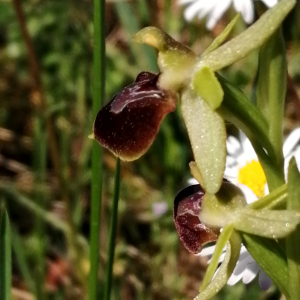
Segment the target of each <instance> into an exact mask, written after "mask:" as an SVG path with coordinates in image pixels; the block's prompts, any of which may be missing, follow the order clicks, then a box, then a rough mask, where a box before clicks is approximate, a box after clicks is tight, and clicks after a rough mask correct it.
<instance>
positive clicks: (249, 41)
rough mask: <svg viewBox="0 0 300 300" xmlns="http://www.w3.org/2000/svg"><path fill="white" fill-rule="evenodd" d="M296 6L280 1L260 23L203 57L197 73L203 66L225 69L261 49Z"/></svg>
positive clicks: (257, 22)
mask: <svg viewBox="0 0 300 300" xmlns="http://www.w3.org/2000/svg"><path fill="white" fill-rule="evenodd" d="M295 4H296V1H295V0H281V1H279V3H278V4H277V5H275V6H274V7H273V8H271V9H269V10H267V11H266V12H265V13H264V14H263V15H262V16H261V17H260V18H259V20H258V21H256V22H255V23H254V24H253V25H252V26H250V27H249V28H248V29H246V30H245V31H243V32H242V33H241V34H239V35H238V36H236V37H235V38H233V39H231V40H230V41H228V42H227V43H225V44H223V45H222V46H220V47H219V48H217V49H216V50H214V51H212V52H210V53H208V54H206V55H205V56H201V58H200V60H199V61H198V63H197V65H196V68H195V71H197V70H199V69H201V68H202V67H203V66H207V67H209V68H211V69H212V70H213V71H217V70H220V69H223V68H225V67H227V66H229V65H231V64H233V63H234V62H236V61H238V60H239V59H241V58H244V57H245V56H247V55H248V54H249V53H250V52H252V51H253V50H255V49H258V48H259V47H261V46H262V45H263V44H264V42H265V41H266V40H267V39H268V38H269V37H270V36H271V35H272V34H273V33H274V32H275V31H276V29H277V28H279V26H280V25H281V23H282V21H283V20H284V18H285V17H286V16H287V14H288V13H289V12H290V11H291V10H292V8H293V7H294V5H295Z"/></svg>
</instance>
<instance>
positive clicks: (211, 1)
mask: <svg viewBox="0 0 300 300" xmlns="http://www.w3.org/2000/svg"><path fill="white" fill-rule="evenodd" d="M205 1H206V6H204V7H203V8H202V9H201V10H199V13H198V17H199V18H200V19H202V18H204V16H206V15H208V14H209V13H210V12H211V10H213V9H214V7H215V6H216V5H218V3H217V2H218V1H219V0H205ZM209 21H210V19H209V16H208V18H207V21H206V27H207V28H208V29H212V28H213V27H214V25H213V26H212V27H211V28H209V27H208V25H207V23H208V22H209Z"/></svg>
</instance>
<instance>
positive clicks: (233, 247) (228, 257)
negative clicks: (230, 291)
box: [194, 225, 241, 300]
mask: <svg viewBox="0 0 300 300" xmlns="http://www.w3.org/2000/svg"><path fill="white" fill-rule="evenodd" d="M224 230H226V231H228V232H226V236H225V234H224V240H223V241H222V242H221V243H220V244H219V245H218V243H219V241H220V238H221V235H222V234H223V231H224ZM223 231H222V233H221V235H220V237H219V240H218V242H217V245H216V251H217V248H218V252H220V251H219V250H221V251H222V249H223V246H224V241H226V240H227V239H228V235H229V234H228V233H231V234H230V237H229V242H228V243H227V246H226V253H225V257H224V260H223V262H222V265H221V266H220V268H219V270H218V272H217V273H215V276H214V277H213V279H212V280H211V282H210V283H209V284H208V285H207V286H206V287H205V289H204V288H203V283H202V286H201V292H200V294H199V295H198V296H197V297H196V298H194V300H207V299H211V298H212V297H213V296H215V295H216V294H217V293H218V292H219V291H220V290H221V289H222V288H223V287H224V286H225V285H226V283H227V281H228V279H229V277H230V276H231V274H232V272H233V270H234V268H235V266H236V263H237V261H238V258H239V256H240V250H241V237H240V235H239V234H238V233H237V232H236V231H234V230H232V227H231V225H229V226H228V227H225V228H224V229H223ZM221 247H222V248H221ZM219 248H220V249H219ZM216 256H217V255H216ZM218 258H219V256H218V257H217V258H216V260H217V259H218ZM213 259H214V258H213ZM212 275H213V274H212ZM205 276H206V275H205ZM207 276H208V275H207ZM209 277H211V274H209Z"/></svg>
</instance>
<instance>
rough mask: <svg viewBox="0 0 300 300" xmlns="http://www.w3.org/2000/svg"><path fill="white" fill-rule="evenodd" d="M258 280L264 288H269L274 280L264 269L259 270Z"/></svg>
mask: <svg viewBox="0 0 300 300" xmlns="http://www.w3.org/2000/svg"><path fill="white" fill-rule="evenodd" d="M258 282H259V286H260V288H261V289H262V290H268V289H269V288H270V286H271V285H272V280H271V279H270V277H269V276H268V275H267V274H266V273H265V271H264V270H262V269H261V270H260V271H259V277H258Z"/></svg>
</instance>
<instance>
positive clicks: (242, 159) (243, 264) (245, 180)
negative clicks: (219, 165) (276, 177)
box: [190, 128, 300, 290]
mask: <svg viewBox="0 0 300 300" xmlns="http://www.w3.org/2000/svg"><path fill="white" fill-rule="evenodd" d="M282 151H283V156H284V170H285V176H287V169H288V165H289V161H290V159H291V158H292V157H293V156H295V159H296V162H297V165H298V168H299V169H300V128H296V129H294V130H293V131H292V132H291V133H290V134H289V136H288V137H287V138H286V140H285V142H284V145H283V149H282ZM224 177H225V178H226V179H228V180H229V181H231V182H232V183H234V184H235V185H237V186H238V187H239V188H240V189H241V190H242V191H243V193H244V195H245V198H246V201H247V203H248V204H250V203H252V202H254V201H256V200H257V199H258V198H261V197H262V196H264V195H265V194H267V193H268V186H267V181H266V177H265V174H264V171H263V169H262V167H261V165H260V163H259V161H258V158H257V155H256V153H255V151H254V149H253V147H252V145H251V143H250V141H249V140H248V138H247V137H246V136H245V134H244V133H243V132H241V131H240V136H239V139H237V138H235V137H233V136H229V137H228V139H227V158H226V169H225V172H224ZM190 183H194V182H192V181H190ZM225 250H226V249H224V252H223V254H222V255H221V256H220V259H219V262H222V261H223V259H224V256H225ZM214 251H215V246H210V247H207V248H205V249H203V250H202V251H201V252H200V254H199V255H200V256H212V254H213V253H214ZM209 262H210V261H208V263H209ZM257 274H259V285H260V287H261V288H262V289H264V290H266V289H268V288H269V287H270V286H271V284H272V281H271V279H270V278H269V277H268V276H267V274H266V273H265V272H264V271H263V270H262V269H261V268H260V267H259V265H258V264H257V263H256V261H255V260H254V259H253V258H252V256H251V255H250V253H249V252H248V251H247V249H246V248H245V247H244V246H242V248H241V252H240V257H239V259H238V262H237V265H236V267H235V269H234V271H233V273H232V275H231V277H230V278H229V280H228V282H227V284H228V285H234V284H236V283H237V282H238V281H239V280H241V279H242V280H243V283H244V284H247V283H250V282H251V281H252V280H253V279H254V278H255V277H256V276H257Z"/></svg>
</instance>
